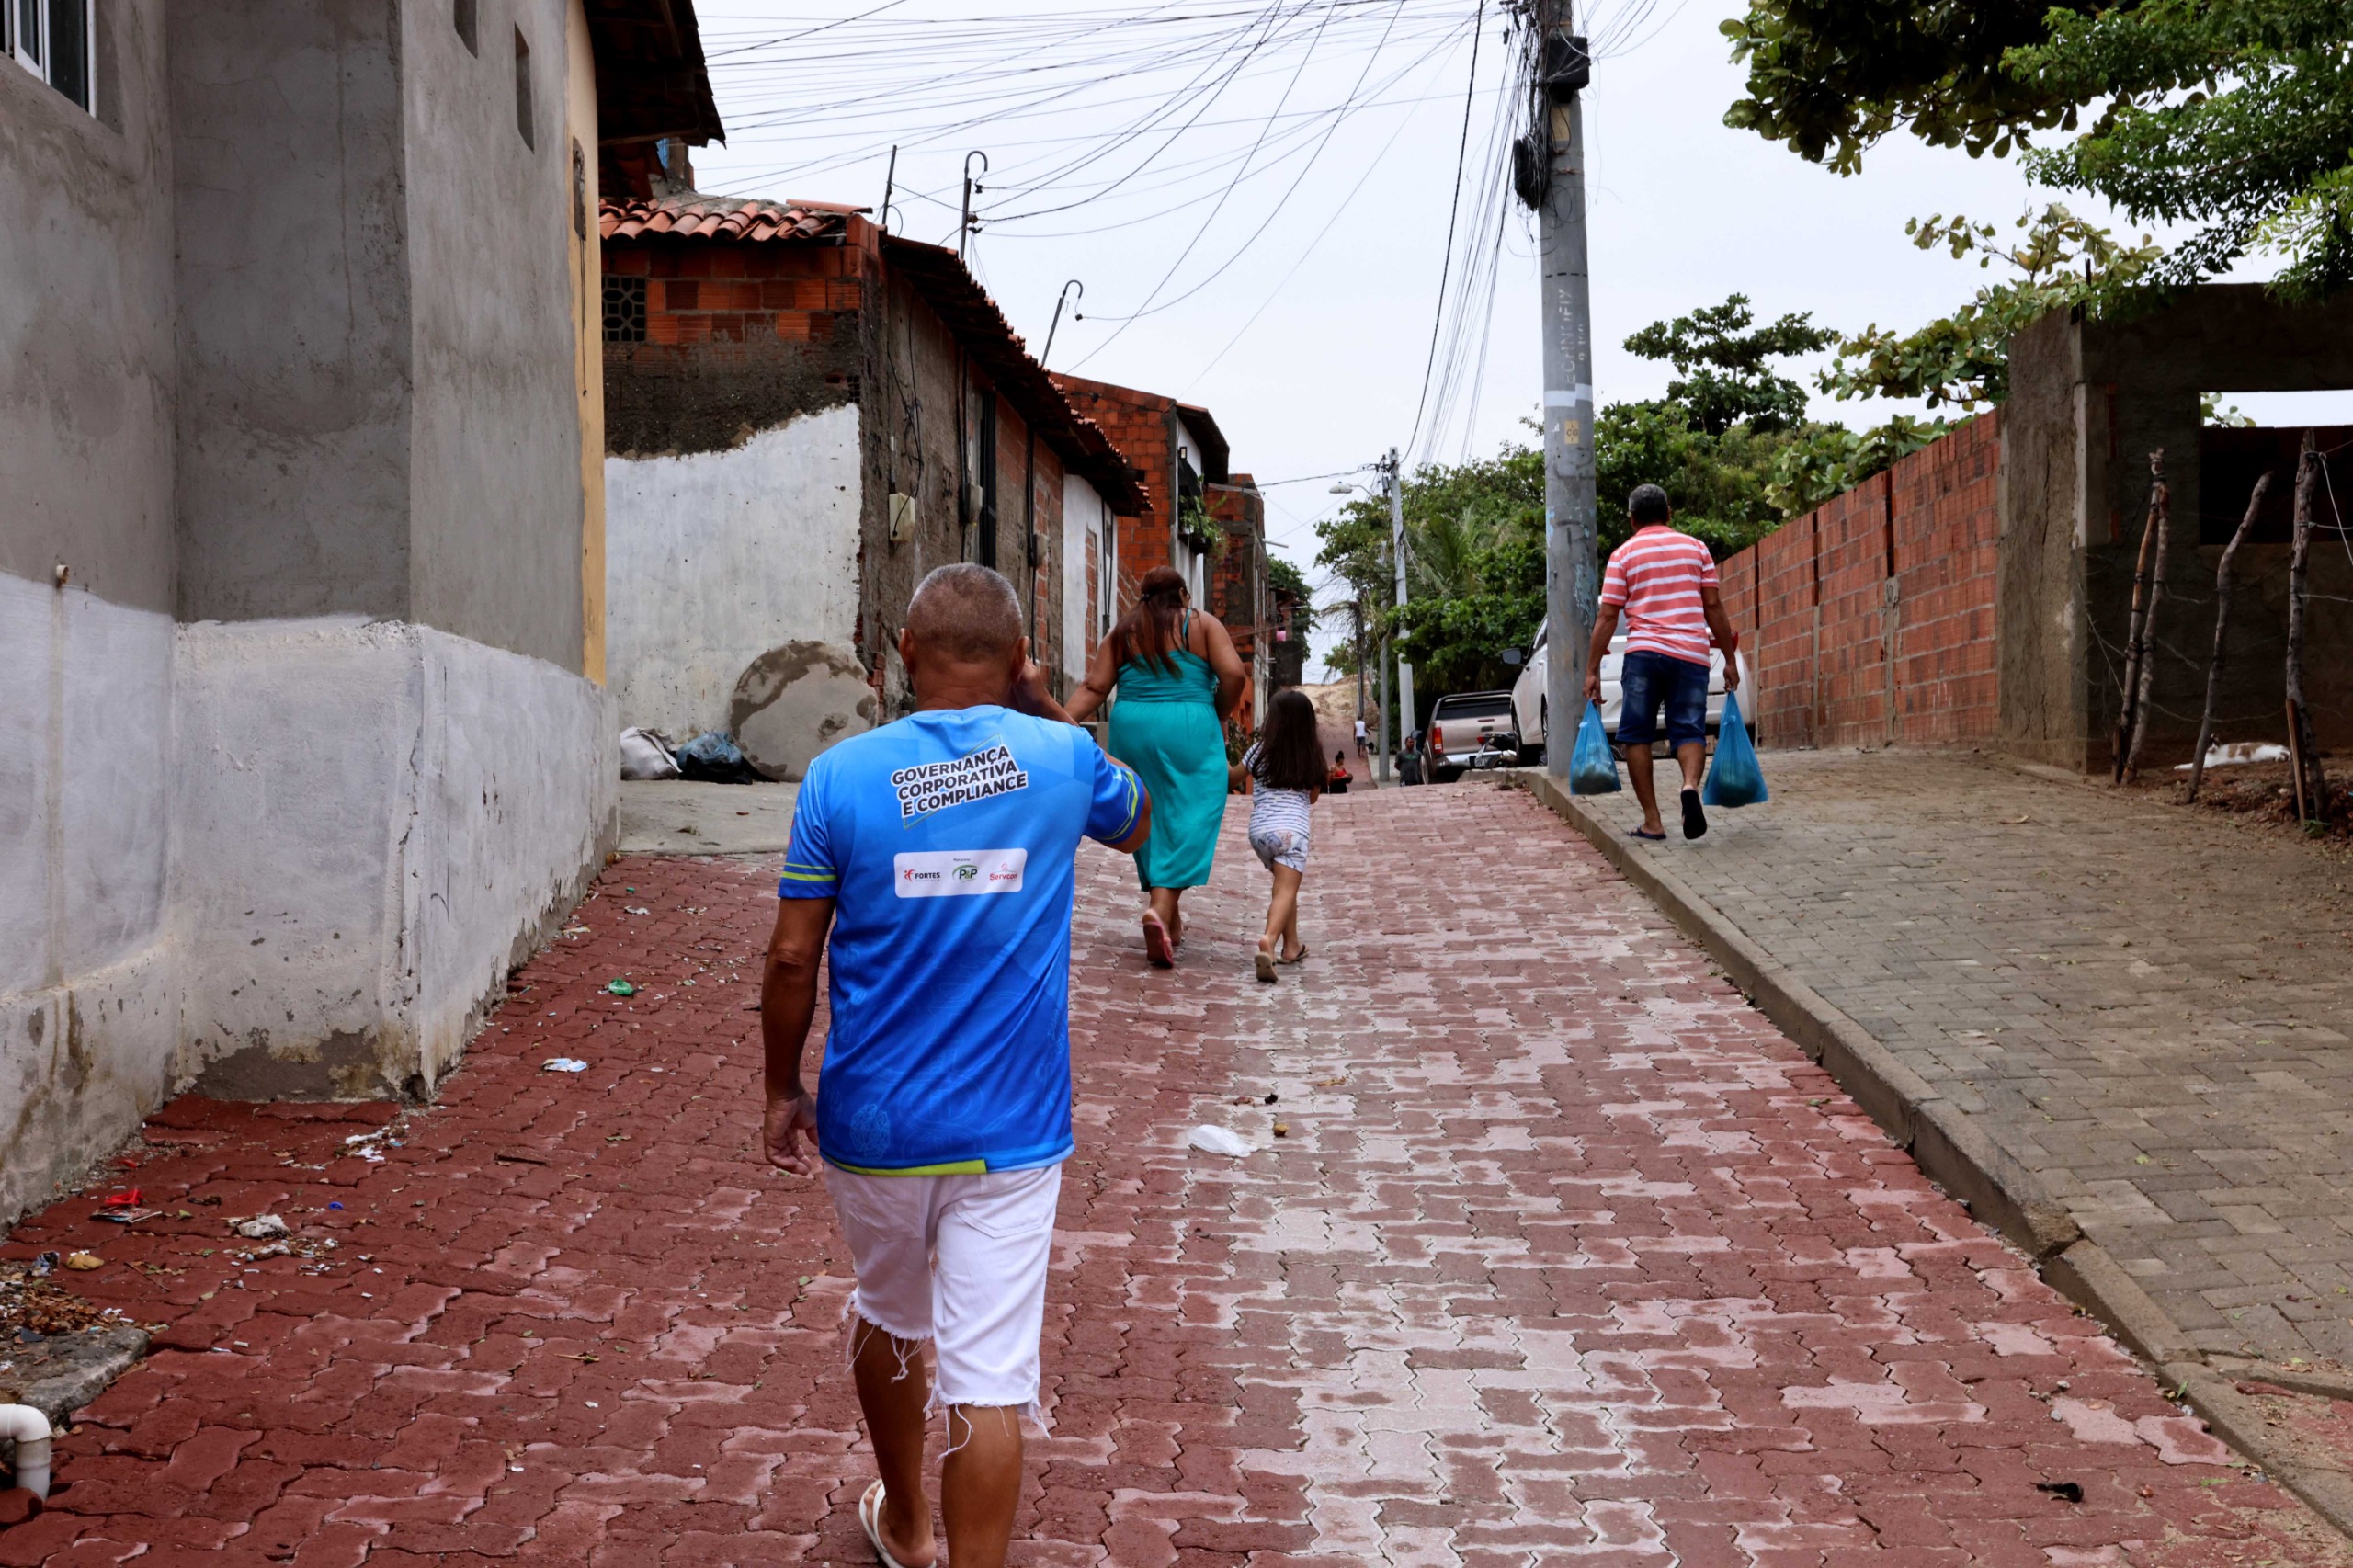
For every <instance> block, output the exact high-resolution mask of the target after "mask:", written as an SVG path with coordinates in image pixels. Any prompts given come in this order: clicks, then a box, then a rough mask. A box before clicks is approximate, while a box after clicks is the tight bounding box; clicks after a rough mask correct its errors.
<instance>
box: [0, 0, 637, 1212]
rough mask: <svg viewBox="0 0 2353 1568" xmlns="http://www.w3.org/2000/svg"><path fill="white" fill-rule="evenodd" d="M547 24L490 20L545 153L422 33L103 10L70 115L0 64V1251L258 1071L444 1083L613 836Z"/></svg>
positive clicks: (254, 1087)
mask: <svg viewBox="0 0 2353 1568" xmlns="http://www.w3.org/2000/svg"><path fill="white" fill-rule="evenodd" d="M568 11H569V14H570V16H571V17H572V19H574V20H577V17H578V16H579V13H578V12H577V10H576V8H574V7H571V6H569V4H568V0H525V3H522V4H519V5H517V6H510V7H506V8H502V10H501V13H500V15H501V17H502V19H504V20H505V21H506V22H508V23H510V24H514V25H520V26H523V27H526V28H532V29H540V28H543V29H545V40H546V43H547V49H546V51H545V57H544V59H543V60H540V61H538V63H539V64H540V66H542V67H543V74H540V77H539V80H540V82H541V84H542V85H543V88H544V93H545V98H544V101H543V105H542V113H544V114H548V115H550V116H551V119H549V122H548V123H549V127H550V135H549V136H548V137H546V138H544V139H542V140H541V142H540V146H539V148H538V149H537V150H536V155H532V154H534V150H533V149H530V148H526V147H522V146H521V144H520V142H519V136H518V132H517V128H516V122H515V119H514V111H513V101H514V74H513V70H514V62H513V57H512V44H511V41H510V40H509V39H508V37H507V35H506V34H505V33H502V32H500V31H499V30H498V29H497V28H487V29H486V33H487V35H488V37H489V40H490V42H491V43H494V44H499V45H503V46H504V47H505V49H506V51H507V52H506V58H505V60H504V63H503V66H501V68H500V69H498V70H497V71H495V72H494V73H493V74H487V75H485V74H483V70H482V69H481V68H482V67H484V66H486V65H489V64H493V63H496V60H495V57H490V51H489V49H488V48H487V47H486V48H485V56H486V57H489V58H485V59H481V60H477V59H475V58H474V57H472V56H471V55H468V54H466V51H463V50H462V48H461V47H460V48H454V49H453V48H450V47H444V45H445V44H446V43H447V40H439V39H438V34H437V33H436V32H435V30H434V29H436V28H440V29H448V28H449V25H450V24H449V9H448V7H447V6H439V5H423V4H418V5H396V6H381V5H379V6H369V5H365V4H359V3H358V0H336V3H332V4H327V5H323V6H295V5H289V4H278V3H270V0H263V3H257V4H254V5H250V6H164V5H161V4H156V3H153V0H105V3H102V4H101V5H100V6H98V7H97V16H98V18H99V28H100V32H99V49H98V63H99V71H98V89H99V111H100V112H99V113H98V115H97V116H96V117H93V116H91V115H89V114H85V113H84V112H83V111H82V110H80V109H79V108H75V107H74V106H73V105H71V104H69V103H67V102H66V101H65V100H64V99H63V98H62V97H59V96H58V95H56V94H54V93H52V92H51V91H50V89H48V88H47V87H45V86H43V85H41V84H40V83H38V82H36V81H34V80H33V79H32V78H31V77H29V76H28V75H27V74H24V73H21V72H13V71H0V217H5V218H6V220H7V222H6V223H5V224H0V260H5V266H6V276H7V277H8V278H9V279H10V283H9V287H8V288H7V289H6V290H0V494H5V495H6V497H7V503H6V506H5V507H0V667H5V668H6V669H8V670H10V671H12V672H16V673H17V678H15V679H12V680H9V681H6V682H0V725H5V727H6V733H9V734H10V735H11V736H14V737H16V740H17V744H13V745H12V746H10V747H9V748H7V752H6V756H0V878H4V879H5V881H6V886H7V887H8V888H9V889H10V890H11V892H12V893H13V894H14V895H15V896H13V897H12V898H10V899H9V900H7V901H6V903H5V906H0V1220H5V1219H6V1218H8V1217H11V1216H13V1215H14V1214H15V1213H16V1212H17V1211H19V1210H21V1209H22V1208H23V1207H25V1206H26V1205H28V1204H29V1203H32V1202H36V1201H39V1200H40V1199H43V1198H45V1197H46V1196H47V1195H48V1194H49V1192H50V1191H51V1184H52V1183H54V1182H56V1181H60V1180H63V1179H68V1178H70V1177H72V1176H75V1175H77V1174H78V1173H79V1172H80V1171H81V1170H82V1169H83V1168H84V1167H85V1165H87V1163H88V1162H89V1161H90V1160H92V1159H94V1158H95V1157H97V1156H98V1155H100V1154H103V1153H106V1152H107V1151H108V1150H109V1149H110V1148H111V1147H112V1146H113V1145H114V1144H115V1143H116V1142H118V1141H119V1140H120V1139H121V1138H122V1137H124V1136H126V1135H128V1134H129V1133H130V1132H131V1130H132V1129H133V1128H135V1127H136V1125H137V1122H138V1119H139V1118H140V1117H141V1116H142V1115H143V1114H144V1113H145V1112H147V1111H148V1110H151V1109H153V1107H154V1106H155V1105H156V1104H157V1103H158V1102H159V1101H160V1100H161V1099H162V1098H163V1097H164V1096H167V1095H169V1094H171V1093H172V1092H174V1091H175V1090H176V1089H177V1088H179V1087H182V1086H185V1085H187V1084H188V1083H189V1082H190V1081H192V1080H195V1079H197V1078H198V1077H199V1076H200V1075H202V1074H207V1073H210V1072H211V1071H213V1070H214V1069H215V1068H217V1067H221V1066H222V1065H223V1063H224V1062H230V1061H232V1060H233V1059H235V1058H237V1057H240V1056H243V1057H245V1058H246V1062H245V1067H246V1068H249V1069H251V1071H241V1072H240V1073H238V1074H232V1076H234V1077H237V1078H238V1079H239V1082H240V1085H241V1092H251V1093H256V1094H284V1093H297V1094H301V1093H345V1092H351V1093H382V1092H397V1091H404V1090H412V1089H414V1088H415V1086H417V1085H425V1086H429V1085H430V1084H431V1083H432V1082H433V1081H434V1079H436V1078H437V1077H438V1075H439V1074H441V1073H443V1072H445V1071H446V1070H447V1068H448V1065H449V1062H450V1061H452V1060H453V1059H454V1058H455V1055H456V1053H457V1051H458V1050H459V1048H460V1045H461V1044H462V1041H463V1040H464V1037H465V1035H466V1034H467V1032H469V1028H470V1023H469V1020H471V1019H472V1017H475V1015H476V1012H477V1010H478V1009H479V1008H481V1007H482V1006H483V1005H485V1003H486V1002H487V1001H488V1000H490V999H491V998H493V997H494V996H495V995H496V994H498V993H499V991H500V990H501V988H502V987H503V984H504V977H505V973H506V966H507V965H508V964H509V963H511V962H512V961H513V960H514V959H515V958H516V957H517V955H518V953H519V952H520V951H522V950H524V949H528V948H529V947H530V946H531V945H533V944H535V943H536V942H537V941H538V940H539V939H540V937H541V936H542V935H543V934H544V933H545V932H546V930H547V929H548V927H549V924H550V922H551V920H552V919H553V918H554V915H553V914H552V911H554V910H555V909H556V908H557V907H558V906H560V905H562V904H563V903H566V902H567V901H568V899H569V898H570V897H572V896H575V895H576V892H577V891H578V889H579V888H580V887H581V886H582V885H583V883H584V882H585V879H586V877H587V876H589V875H591V874H592V873H593V871H594V869H595V868H596V866H597V865H598V864H599V863H600V861H601V858H602V853H603V850H604V848H605V847H606V846H608V844H609V842H610V837H611V834H612V829H613V816H614V805H615V801H614V798H613V797H614V794H615V792H616V787H615V785H614V783H613V780H612V778H611V775H612V772H613V759H612V751H611V745H612V733H613V724H612V720H611V715H610V710H609V706H608V703H607V702H606V700H605V699H604V698H603V696H602V694H601V692H599V691H598V690H597V687H595V686H593V685H592V684H591V683H589V682H587V681H585V680H584V679H583V678H582V677H581V676H579V675H578V674H576V673H574V672H576V671H577V670H578V669H579V668H580V667H581V656H582V649H583V643H584V642H585V615H586V610H585V599H584V596H583V594H582V591H581V590H582V584H581V566H580V562H581V550H582V539H583V526H584V524H583V519H584V515H585V500H586V497H585V493H584V486H583V483H582V480H581V476H580V468H579V451H580V442H579V437H578V430H579V427H580V423H581V418H582V416H581V415H579V414H578V413H577V412H576V410H575V408H574V403H576V402H577V401H578V393H577V388H576V385H575V381H574V360H575V356H574V351H573V347H572V344H573V341H574V339H573V337H572V336H571V335H570V334H571V330H572V315H573V313H574V302H573V301H574V296H573V294H572V292H571V290H570V287H569V283H570V279H569V276H568V269H567V267H566V265H565V250H564V244H563V235H564V233H565V228H564V226H563V222H561V220H560V218H556V219H552V220H551V218H550V217H549V214H551V213H553V214H560V213H561V210H562V202H563V194H564V187H565V183H566V179H567V165H568V161H569V160H568V154H567V153H565V152H564V145H565V143H564V139H563V128H564V126H565V125H567V124H569V123H574V122H573V121H570V120H567V119H563V118H562V114H563V105H564V102H565V94H564V90H563V64H564V62H565V58H566V48H565V41H566V37H565V28H566V17H567V12H568ZM536 41H537V40H536V39H535V42H536ZM458 57H462V59H460V58H458ZM536 58H537V51H535V59H536ZM404 70H405V71H408V72H411V73H412V74H408V75H405V76H404V74H403V72H404ZM469 94H472V95H474V96H475V97H479V98H480V100H481V101H480V102H475V101H473V99H472V98H469V97H467V96H466V95H469ZM502 114H503V118H502ZM485 128H488V129H490V130H493V131H501V132H503V133H504V135H505V137H506V142H505V143H499V142H495V140H492V141H489V142H484V141H482V140H480V139H479V137H478V135H477V133H478V132H479V131H483V129H485ZM589 134H590V138H591V141H592V142H593V136H594V132H593V128H592V129H591V130H590V132H589ZM441 137H448V138H450V139H451V141H452V143H453V144H452V145H451V146H449V147H446V148H438V149H437V148H436V147H433V146H426V145H425V143H427V142H434V141H435V139H437V138H441ZM517 152H519V153H522V154H526V155H524V156H519V157H512V158H509V159H508V161H507V162H506V163H497V162H494V161H490V162H485V163H484V164H483V165H482V166H480V167H471V168H469V170H468V171H467V172H466V173H464V174H463V175H462V176H460V175H459V174H457V173H455V172H454V171H456V170H457V169H458V167H459V165H465V164H467V163H468V160H470V159H483V160H495V159H496V158H497V157H499V156H501V155H503V154H505V153H517ZM419 213H423V214H424V215H425V216H424V220H423V221H424V222H426V224H427V226H429V227H431V228H433V229H434V230H435V232H436V233H437V234H438V235H439V239H438V241H435V242H434V243H438V244H443V246H444V250H443V251H442V252H441V253H440V258H439V259H438V260H436V261H434V262H433V263H432V265H433V266H434V267H436V268H437V269H451V268H454V269H455V270H456V273H457V274H458V275H457V276H455V277H454V278H453V277H451V276H449V275H448V273H447V271H441V270H438V271H437V273H436V276H435V277H434V278H431V279H429V280H427V281H426V283H425V285H424V286H423V287H422V289H420V287H419V280H418V278H417V276H416V272H415V267H416V265H417V258H418V256H420V255H426V254H430V246H429V245H427V246H426V248H425V249H424V250H420V248H419V244H418V235H417V234H416V233H415V222H417V221H418V220H417V214H419ZM457 236H472V237H471V238H469V239H467V240H466V241H465V243H464V244H463V245H462V247H460V245H459V244H458V242H457ZM501 268H506V269H508V270H509V272H510V274H511V278H512V282H511V284H510V283H507V282H502V281H500V280H499V278H498V276H497V274H498V273H499V271H500V269H501ZM550 278H552V279H553V283H552V286H549V284H548V282H547V280H548V279H550ZM510 289H511V290H512V291H513V292H515V293H516V294H517V295H518V296H519V295H522V294H529V296H530V298H529V299H520V298H518V299H516V300H508V301H502V300H500V299H498V298H496V297H495V296H497V295H498V294H500V293H501V291H502V290H510ZM465 290H473V291H474V293H476V294H479V295H487V296H492V297H491V298H489V299H487V300H486V301H468V302H465V303H463V304H457V303H454V301H456V300H457V296H458V295H459V294H460V293H462V292H463V291H465ZM420 294H421V295H422V306H421V310H422V313H421V314H420V310H419V308H417V307H419V296H420ZM477 308H479V309H480V310H482V311H484V312H492V313H495V314H498V315H499V316H500V318H501V324H500V325H499V327H498V328H497V329H496V330H497V331H498V332H505V331H506V330H507V329H508V328H509V327H510V326H511V327H512V329H513V331H514V334H515V335H514V336H512V338H511V339H507V338H495V336H494V337H493V338H484V337H483V336H480V335H473V334H472V333H471V330H470V329H468V328H467V327H466V325H465V324H464V322H462V321H456V322H455V323H454V324H453V323H452V322H451V321H450V320H449V318H447V317H445V318H442V324H440V325H436V324H435V320H436V318H435V317H434V314H433V312H436V311H448V310H458V311H460V312H462V311H472V310H474V309H477ZM420 321H424V322H425V324H426V327H425V332H426V336H425V338H424V339H423V340H422V341H423V342H424V347H425V358H426V360H427V361H428V363H427V365H426V370H425V371H424V372H423V373H420V372H419V369H418V364H419V359H418V351H419V343H420V339H419V337H418V336H417V330H418V323H419V322H420ZM550 345H552V347H550ZM436 356H438V357H439V358H440V360H441V362H442V368H441V369H440V370H435V369H433V368H432V365H431V363H429V361H432V360H434V358H435V357H436ZM542 357H544V358H545V359H546V361H547V362H546V363H545V364H544V365H542V364H541V363H540V359H541V358H542ZM478 371H479V373H477V372H478ZM435 421H439V422H440V427H441V428H443V429H445V430H461V431H462V432H463V433H464V434H463V439H462V440H461V441H460V442H457V443H456V444H450V443H447V442H445V443H443V444H441V445H438V446H437V445H435V444H434V442H435V439H436V438H435V437H433V436H432V435H431V434H430V430H431V427H432V426H434V422H435ZM420 432H425V435H424V436H423V437H420ZM567 433H568V437H567ZM420 440H422V444H421V445H420ZM420 465H421V466H422V468H423V470H424V471H426V472H425V475H424V478H423V480H422V481H420V477H419V467H420ZM436 494H438V496H439V499H438V500H437V499H434V496H435V495H436ZM420 496H422V497H424V500H423V501H422V503H420ZM421 505H422V506H423V508H424V511H422V512H421V511H420V506H421ZM426 512H431V513H432V514H433V515H432V516H426V515H425V513H426ZM420 523H421V526H420ZM502 563H503V565H502ZM61 566H63V567H64V568H67V569H68V573H67V575H66V577H65V578H64V580H63V582H62V583H61V582H60V581H59V579H58V577H57V575H56V569H57V568H58V567H61ZM502 569H503V570H504V571H505V572H506V575H504V576H502V575H500V574H499V573H500V571H501V570H502ZM432 618H439V619H444V620H446V621H448V622H449V623H450V628H449V631H446V632H445V631H436V630H430V629H427V628H426V627H421V626H419V625H418V624H416V622H417V621H418V619H432ZM379 619H382V620H383V622H384V623H383V624H379V625H374V626H370V625H369V624H367V623H369V622H370V621H374V620H379ZM456 633H462V635H459V634H456ZM347 944H348V946H347ZM256 1051H258V1053H259V1054H258V1056H256V1054H255V1052H256ZM355 1052H357V1053H358V1054H357V1055H355V1054H354V1053H355ZM363 1057H364V1058H365V1060H364V1061H362V1060H361V1059H362V1058H363ZM355 1066H361V1067H364V1068H365V1071H364V1072H347V1073H344V1074H342V1076H341V1077H340V1078H338V1077H337V1074H336V1069H337V1068H352V1067H355Z"/></svg>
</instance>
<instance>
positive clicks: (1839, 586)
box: [1717, 415, 2002, 748]
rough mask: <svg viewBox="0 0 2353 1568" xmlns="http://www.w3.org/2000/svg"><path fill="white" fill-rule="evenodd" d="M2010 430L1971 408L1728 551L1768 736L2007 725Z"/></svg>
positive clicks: (1917, 737)
mask: <svg viewBox="0 0 2353 1568" xmlns="http://www.w3.org/2000/svg"><path fill="white" fill-rule="evenodd" d="M2001 430H2002V423H2001V418H2000V416H1999V415H1985V416H1984V417H1982V418H1979V419H1975V420H1972V421H1971V422H1970V423H1969V424H1967V425H1965V426H1961V428H1960V429H1958V430H1956V431H1954V432H1953V433H1952V434H1951V435H1950V436H1948V437H1945V438H1944V439H1943V440H1941V441H1938V443H1936V444H1935V445H1934V446H1931V447H1928V448H1927V449H1924V450H1921V451H1918V452H1915V453H1913V454H1912V455H1911V456H1909V457H1906V458H1904V459H1903V460H1901V461H1899V462H1897V463H1896V464H1895V465H1894V467H1893V468H1892V469H1890V470H1889V471H1887V472H1884V473H1881V474H1877V475H1874V476H1873V477H1871V478H1870V479H1869V480H1866V481H1865V482H1864V483H1861V484H1860V485H1858V486H1857V487H1856V488H1855V489H1853V490H1851V491H1848V492H1847V494H1843V495H1840V496H1838V497H1836V499H1834V500H1832V501H1830V502H1828V503H1827V504H1825V505H1824V506H1821V507H1819V508H1817V509H1816V510H1814V511H1813V512H1810V513H1808V514H1806V515H1805V516H1804V517H1796V518H1793V519H1791V520H1790V522H1788V523H1786V524H1784V525H1783V526H1782V527H1781V528H1779V529H1777V530H1775V531H1774V532H1772V533H1770V534H1768V535H1767V536H1766V537H1765V538H1764V539H1762V540H1758V541H1757V542H1756V544H1755V545H1752V546H1751V547H1750V548H1748V549H1747V550H1745V551H1741V552H1740V553H1739V554H1738V555H1735V556H1733V557H1732V558H1731V559H1730V560H1727V561H1725V562H1722V563H1721V564H1720V565H1719V566H1718V568H1717V571H1718V575H1719V577H1720V579H1721V581H1722V593H1723V597H1724V604H1725V608H1726V612H1727V613H1728V614H1729V615H1730V616H1731V617H1732V620H1733V626H1734V627H1735V628H1737V629H1738V630H1739V631H1740V632H1741V642H1742V651H1743V653H1744V654H1745V656H1746V658H1747V661H1748V667H1749V672H1750V679H1751V680H1752V682H1753V683H1754V685H1753V689H1752V690H1751V691H1750V692H1749V693H1748V694H1747V696H1746V697H1745V699H1744V702H1743V709H1744V711H1745V713H1746V714H1747V716H1748V720H1749V723H1750V726H1751V728H1752V729H1753V730H1754V732H1755V733H1756V738H1757V740H1758V743H1759V744H1764V745H1771V746H1859V747H1864V748H1874V747H1879V746H1885V745H1893V744H1915V745H1960V744H1982V743H1984V741H1986V740H1988V739H1990V738H1991V737H1992V736H1993V734H1994V733H1995V729H1996V726H1997V721H1998V712H1997V709H1996V704H1995V642H1994V600H1995V575H1996V574H1995V567H1996V554H1997V550H1998V545H1999V535H2000V527H1999V524H2000V517H1999V494H2000V489H1999V483H1998V481H1999V472H2000V460H2001V449H2002V448H2001Z"/></svg>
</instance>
